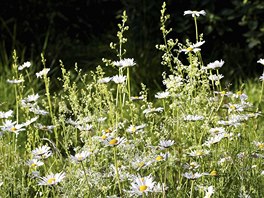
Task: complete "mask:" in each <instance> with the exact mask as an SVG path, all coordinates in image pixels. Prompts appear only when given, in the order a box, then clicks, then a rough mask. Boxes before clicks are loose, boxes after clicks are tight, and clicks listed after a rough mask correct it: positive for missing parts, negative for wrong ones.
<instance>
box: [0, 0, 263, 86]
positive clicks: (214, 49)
mask: <svg viewBox="0 0 264 198" xmlns="http://www.w3.org/2000/svg"><path fill="white" fill-rule="evenodd" d="M166 2H167V13H168V14H170V15H171V18H170V21H169V24H168V28H170V27H172V28H173V32H172V33H171V34H170V35H169V37H170V38H173V39H175V38H178V39H179V41H180V42H182V43H185V40H186V39H187V38H189V39H190V40H191V41H194V40H195V31H194V24H193V20H192V17H191V16H183V12H184V11H185V10H202V9H204V10H205V11H206V13H207V15H206V16H201V17H199V18H198V27H199V32H200V33H204V35H203V37H204V40H205V41H206V43H205V45H204V46H203V50H202V54H203V58H204V63H205V64H208V63H209V62H213V61H215V60H220V59H223V60H224V61H225V62H226V63H225V66H224V67H223V68H222V69H221V72H222V73H223V74H224V75H225V76H226V78H228V79H229V80H230V81H234V80H236V79H246V78H248V77H253V76H255V75H260V73H261V72H262V68H261V67H260V65H258V64H257V63H256V62H257V60H258V59H259V58H261V57H262V58H263V57H264V49H263V42H264V23H263V19H264V2H263V1H261V0H256V1H240V0H231V1H222V0H213V1H212V0H201V1H195V0H187V1H186V0H185V1H184V0H176V1H175V0H168V1H166ZM162 3H163V1H162V0H157V1H152V0H141V1H134V0H126V1H125V0H122V1H117V0H87V1H84V0H69V1H52V0H47V1H35V0H23V1H22V0H18V1H15V0H10V1H2V2H1V3H0V13H1V16H0V20H1V21H0V22H1V23H0V28H1V35H0V55H1V64H0V67H2V68H3V67H7V66H6V65H10V60H11V57H12V51H13V50H14V49H16V50H17V52H18V56H19V57H20V62H23V61H25V60H31V61H34V62H35V63H36V65H39V66H40V65H41V63H40V59H41V58H40V54H41V53H44V55H45V58H46V59H47V64H48V65H47V66H48V67H51V68H52V70H53V73H55V74H56V72H58V71H59V67H58V65H59V60H62V61H63V62H64V64H65V66H66V68H67V69H72V68H73V67H74V64H75V62H77V63H78V65H79V67H80V68H82V69H83V70H85V71H88V70H92V69H94V68H95V67H96V66H97V65H99V64H101V65H102V61H101V60H102V58H108V59H110V58H112V59H113V60H115V59H116V58H117V57H116V55H115V54H114V53H113V52H112V51H111V50H110V48H109V43H110V42H112V41H113V42H117V38H116V32H117V31H118V28H117V24H118V23H120V21H121V19H120V15H121V14H122V11H123V10H126V11H127V15H128V25H129V27H130V29H129V31H128V32H127V34H126V35H125V36H126V37H127V38H128V43H127V44H126V45H125V47H126V48H127V54H126V57H128V58H135V61H136V62H137V66H136V67H135V68H134V70H133V76H132V79H134V81H135V83H136V84H137V85H139V84H140V83H139V82H143V83H145V84H146V85H147V86H148V87H150V88H151V89H152V88H155V89H159V87H160V86H161V83H160V82H161V80H162V79H161V73H162V72H163V71H164V70H165V71H166V70H167V68H164V67H163V66H162V65H161V64H160V61H161V55H162V54H161V53H160V52H159V51H158V50H156V48H155V45H156V44H161V43H163V39H162V35H161V32H160V22H159V21H160V9H161V5H162Z"/></svg>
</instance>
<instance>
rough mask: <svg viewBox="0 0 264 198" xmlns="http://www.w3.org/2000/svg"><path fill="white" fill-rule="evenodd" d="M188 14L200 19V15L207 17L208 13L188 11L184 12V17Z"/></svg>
mask: <svg viewBox="0 0 264 198" xmlns="http://www.w3.org/2000/svg"><path fill="white" fill-rule="evenodd" d="M188 14H191V15H192V17H199V16H200V15H204V16H205V15H206V12H205V11H204V10H201V11H191V10H187V11H184V14H183V15H184V16H185V15H188Z"/></svg>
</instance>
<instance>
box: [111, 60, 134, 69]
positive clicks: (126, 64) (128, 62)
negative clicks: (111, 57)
mask: <svg viewBox="0 0 264 198" xmlns="http://www.w3.org/2000/svg"><path fill="white" fill-rule="evenodd" d="M113 64H114V65H115V66H117V67H133V66H135V65H136V63H135V62H134V59H133V58H125V59H122V60H120V61H114V62H113Z"/></svg>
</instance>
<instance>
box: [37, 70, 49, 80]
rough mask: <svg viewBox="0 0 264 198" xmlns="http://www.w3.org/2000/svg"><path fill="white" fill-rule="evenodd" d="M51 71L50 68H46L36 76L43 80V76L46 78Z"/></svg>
mask: <svg viewBox="0 0 264 198" xmlns="http://www.w3.org/2000/svg"><path fill="white" fill-rule="evenodd" d="M49 71H50V68H44V69H43V70H41V71H40V72H37V73H36V76H37V78H42V77H43V76H46V75H47V74H48V72H49Z"/></svg>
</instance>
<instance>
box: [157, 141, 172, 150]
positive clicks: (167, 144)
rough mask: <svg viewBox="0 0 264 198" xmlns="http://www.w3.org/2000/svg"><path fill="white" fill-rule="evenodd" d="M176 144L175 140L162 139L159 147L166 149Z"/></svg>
mask: <svg viewBox="0 0 264 198" xmlns="http://www.w3.org/2000/svg"><path fill="white" fill-rule="evenodd" d="M173 144H174V140H160V142H159V147H160V148H161V149H166V148H169V147H171V146H172V145H173Z"/></svg>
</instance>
